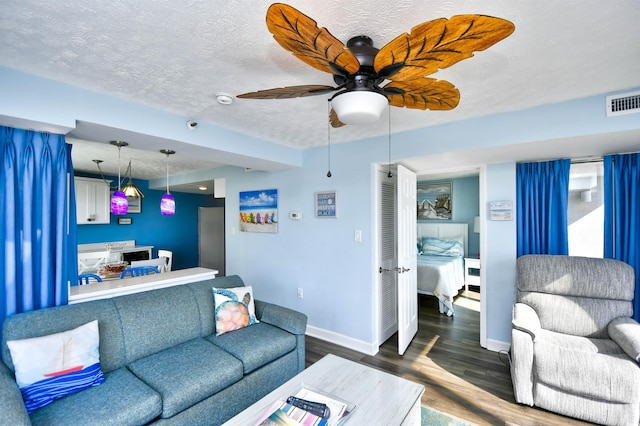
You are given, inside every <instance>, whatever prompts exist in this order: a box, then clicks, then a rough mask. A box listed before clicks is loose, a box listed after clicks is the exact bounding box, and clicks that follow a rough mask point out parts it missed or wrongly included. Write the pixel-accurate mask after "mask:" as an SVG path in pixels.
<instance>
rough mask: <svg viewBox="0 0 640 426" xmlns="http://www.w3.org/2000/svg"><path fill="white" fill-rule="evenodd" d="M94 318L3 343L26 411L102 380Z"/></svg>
mask: <svg viewBox="0 0 640 426" xmlns="http://www.w3.org/2000/svg"><path fill="white" fill-rule="evenodd" d="M99 342H100V336H99V334H98V321H91V322H89V323H87V324H84V325H81V326H80V327H77V328H74V329H73V330H68V331H64V332H61V333H54V334H49V335H46V336H40V337H33V338H30V339H22V340H10V341H8V342H7V346H9V350H10V351H11V359H12V360H13V365H14V366H15V369H16V383H17V384H18V386H19V387H20V391H21V392H22V398H23V399H24V403H25V407H26V408H27V413H32V412H33V411H35V410H37V409H38V408H42V407H44V406H45V405H48V404H51V403H52V402H53V401H55V400H56V399H60V398H62V397H64V396H65V395H69V394H72V393H76V392H80V391H81V390H83V389H86V388H88V387H91V386H98V385H100V384H101V383H102V382H104V376H103V374H102V370H101V369H100V356H99V351H98V345H99Z"/></svg>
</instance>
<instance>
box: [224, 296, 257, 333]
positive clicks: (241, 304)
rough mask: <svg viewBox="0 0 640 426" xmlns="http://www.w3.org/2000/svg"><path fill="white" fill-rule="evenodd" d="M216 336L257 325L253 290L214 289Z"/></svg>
mask: <svg viewBox="0 0 640 426" xmlns="http://www.w3.org/2000/svg"><path fill="white" fill-rule="evenodd" d="M212 290H213V300H214V303H215V306H216V307H215V320H216V335H218V336H220V335H221V334H224V333H227V332H229V331H235V330H239V329H241V328H244V327H248V326H250V325H253V324H257V323H258V322H260V321H258V320H257V319H256V308H255V304H254V303H253V288H251V286H248V287H235V288H215V287H214V288H213V289H212Z"/></svg>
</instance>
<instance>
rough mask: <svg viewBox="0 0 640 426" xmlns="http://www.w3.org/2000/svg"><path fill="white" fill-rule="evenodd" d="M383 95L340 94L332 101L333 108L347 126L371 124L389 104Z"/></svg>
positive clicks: (351, 92) (374, 93) (375, 93)
mask: <svg viewBox="0 0 640 426" xmlns="http://www.w3.org/2000/svg"><path fill="white" fill-rule="evenodd" d="M388 103H389V102H388V100H387V97H386V96H385V95H383V94H382V93H378V92H373V91H369V90H354V91H350V92H343V93H338V94H337V95H336V96H334V97H333V99H331V107H332V108H333V110H334V111H335V112H336V114H337V115H338V118H339V119H340V121H342V122H343V123H345V124H356V125H357V124H370V123H374V122H376V121H377V120H378V119H379V118H380V115H382V111H384V109H385V107H386V106H387V104H388Z"/></svg>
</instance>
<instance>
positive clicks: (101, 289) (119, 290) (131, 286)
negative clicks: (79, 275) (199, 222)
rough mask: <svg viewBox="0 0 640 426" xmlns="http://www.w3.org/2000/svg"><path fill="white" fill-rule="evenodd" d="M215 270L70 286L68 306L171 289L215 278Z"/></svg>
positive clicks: (152, 275)
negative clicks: (165, 288)
mask: <svg viewBox="0 0 640 426" xmlns="http://www.w3.org/2000/svg"><path fill="white" fill-rule="evenodd" d="M217 273H218V271H217V270H215V269H207V268H188V269H178V270H176V271H170V272H164V273H162V274H151V275H143V276H140V277H132V278H123V279H121V280H109V281H103V282H99V283H91V284H87V285H78V286H71V287H70V289H69V304H70V305H72V304H74V303H81V302H88V301H89V300H98V299H106V298H109V297H116V296H122V295H124V294H131V293H139V292H141V291H149V290H154V289H157V288H163V287H171V286H174V285H181V284H187V283H190V282H194V281H202V280H207V279H212V278H215V277H216V274H217Z"/></svg>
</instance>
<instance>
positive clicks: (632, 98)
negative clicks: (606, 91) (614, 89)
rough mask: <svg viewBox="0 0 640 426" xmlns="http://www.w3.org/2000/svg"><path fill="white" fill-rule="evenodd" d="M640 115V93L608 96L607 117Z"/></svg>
mask: <svg viewBox="0 0 640 426" xmlns="http://www.w3.org/2000/svg"><path fill="white" fill-rule="evenodd" d="M633 113H640V92H629V93H621V94H619V95H613V96H607V117H614V116H616V115H624V114H633Z"/></svg>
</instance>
